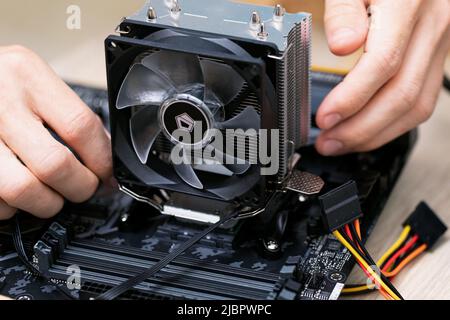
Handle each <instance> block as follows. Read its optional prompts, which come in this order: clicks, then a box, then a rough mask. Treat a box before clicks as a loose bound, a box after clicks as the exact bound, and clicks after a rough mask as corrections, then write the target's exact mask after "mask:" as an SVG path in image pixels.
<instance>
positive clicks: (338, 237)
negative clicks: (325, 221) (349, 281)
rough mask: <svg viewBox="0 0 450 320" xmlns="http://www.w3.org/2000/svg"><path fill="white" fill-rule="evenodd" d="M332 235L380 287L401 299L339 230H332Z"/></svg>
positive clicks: (395, 297)
mask: <svg viewBox="0 0 450 320" xmlns="http://www.w3.org/2000/svg"><path fill="white" fill-rule="evenodd" d="M333 234H334V236H335V237H336V238H337V239H338V240H339V241H340V242H341V243H342V244H343V245H344V246H345V247H346V248H347V249H348V250H349V251H350V252H351V253H352V254H353V256H354V257H355V258H356V259H358V261H359V262H360V263H361V264H362V265H363V267H364V268H365V269H366V270H367V271H368V272H369V274H370V275H371V276H372V277H373V278H374V279H375V281H376V282H378V283H379V284H380V285H381V287H382V288H383V289H384V291H386V292H387V293H388V294H389V295H390V296H391V297H392V298H394V299H395V300H401V299H400V298H399V297H398V296H397V295H396V294H395V293H394V292H393V291H392V290H391V289H390V288H389V287H388V286H387V285H386V283H384V282H383V280H381V278H380V276H379V275H378V274H377V273H376V272H375V271H374V270H373V269H372V268H371V267H370V266H369V265H368V264H367V262H366V261H365V260H364V259H363V258H362V257H361V255H360V254H359V253H358V252H357V251H356V250H355V249H354V248H353V247H352V246H351V245H350V244H349V243H348V242H347V240H345V238H344V237H343V236H342V235H341V234H340V232H339V231H337V230H336V231H334V232H333Z"/></svg>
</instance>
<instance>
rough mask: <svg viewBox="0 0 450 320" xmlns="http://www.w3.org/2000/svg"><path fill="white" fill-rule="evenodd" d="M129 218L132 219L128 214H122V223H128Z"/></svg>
mask: <svg viewBox="0 0 450 320" xmlns="http://www.w3.org/2000/svg"><path fill="white" fill-rule="evenodd" d="M129 217H130V215H129V214H128V213H122V214H121V215H120V221H122V222H127V221H128V218H129Z"/></svg>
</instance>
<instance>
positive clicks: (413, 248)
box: [391, 241, 422, 270]
mask: <svg viewBox="0 0 450 320" xmlns="http://www.w3.org/2000/svg"><path fill="white" fill-rule="evenodd" d="M421 245H422V243H421V242H419V241H417V242H416V243H414V245H413V246H412V247H411V248H409V249H408V251H406V252H405V253H404V254H402V255H401V256H400V257H398V258H397V259H396V260H395V262H394V263H393V264H392V266H391V270H394V269H395V268H397V266H398V265H399V264H400V263H402V262H403V260H405V259H406V258H407V257H408V256H409V254H410V253H411V252H413V251H414V250H416V249H417V248H418V247H419V246H421Z"/></svg>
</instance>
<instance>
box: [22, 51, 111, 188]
mask: <svg viewBox="0 0 450 320" xmlns="http://www.w3.org/2000/svg"><path fill="white" fill-rule="evenodd" d="M29 60H33V61H34V64H33V65H32V66H30V67H29V69H33V70H34V71H33V72H37V73H38V74H39V75H40V77H39V78H38V80H39V82H36V83H34V86H33V88H32V89H31V90H30V93H31V102H32V106H33V109H34V111H35V113H36V114H37V115H38V116H39V117H40V118H41V119H42V120H43V121H44V122H45V123H46V124H47V125H48V126H49V127H51V128H52V129H53V130H54V131H55V132H56V133H57V134H58V135H59V136H60V137H61V138H62V139H63V140H64V141H65V142H66V143H67V144H68V145H69V146H70V147H71V148H72V149H73V150H74V151H75V152H76V153H77V154H78V156H79V157H80V158H81V160H82V161H83V163H84V164H85V165H86V166H87V167H88V168H89V169H90V170H91V171H92V172H94V173H95V174H96V175H97V176H98V177H100V178H101V179H102V180H104V181H109V179H110V178H111V176H112V159H111V143H110V139H109V137H108V135H107V134H106V132H105V130H104V127H103V124H102V122H101V120H100V118H99V117H98V116H97V115H96V114H95V113H94V112H93V111H92V110H91V109H89V108H88V107H87V106H86V105H85V104H84V103H83V102H82V101H81V99H80V98H79V97H78V96H77V95H76V94H75V93H74V92H73V91H72V90H71V89H70V88H69V87H68V86H67V85H66V84H65V83H64V82H63V81H61V79H59V78H58V76H57V75H56V74H55V73H54V72H53V71H52V70H51V68H50V67H49V66H48V65H47V64H45V63H43V62H42V61H41V60H40V59H37V60H38V62H36V61H35V60H36V59H29ZM49 83H50V84H51V86H52V90H49V89H48V88H49V85H48V84H49ZM42 84H44V85H42Z"/></svg>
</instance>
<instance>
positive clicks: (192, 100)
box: [159, 94, 213, 147]
mask: <svg viewBox="0 0 450 320" xmlns="http://www.w3.org/2000/svg"><path fill="white" fill-rule="evenodd" d="M159 120H160V123H161V128H162V129H163V132H164V134H165V135H166V136H167V138H168V139H169V140H170V141H172V142H173V143H176V144H179V143H180V144H183V145H186V146H189V147H204V146H205V145H207V144H208V143H209V142H210V138H211V136H210V132H211V130H210V129H211V128H212V124H213V117H212V114H211V111H210V110H209V108H208V107H207V106H206V105H205V103H204V102H203V101H201V100H200V99H198V98H196V97H194V96H192V95H189V94H180V95H176V96H175V97H173V98H171V99H168V100H166V101H165V102H164V103H163V105H162V106H161V109H160V112H159Z"/></svg>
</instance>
